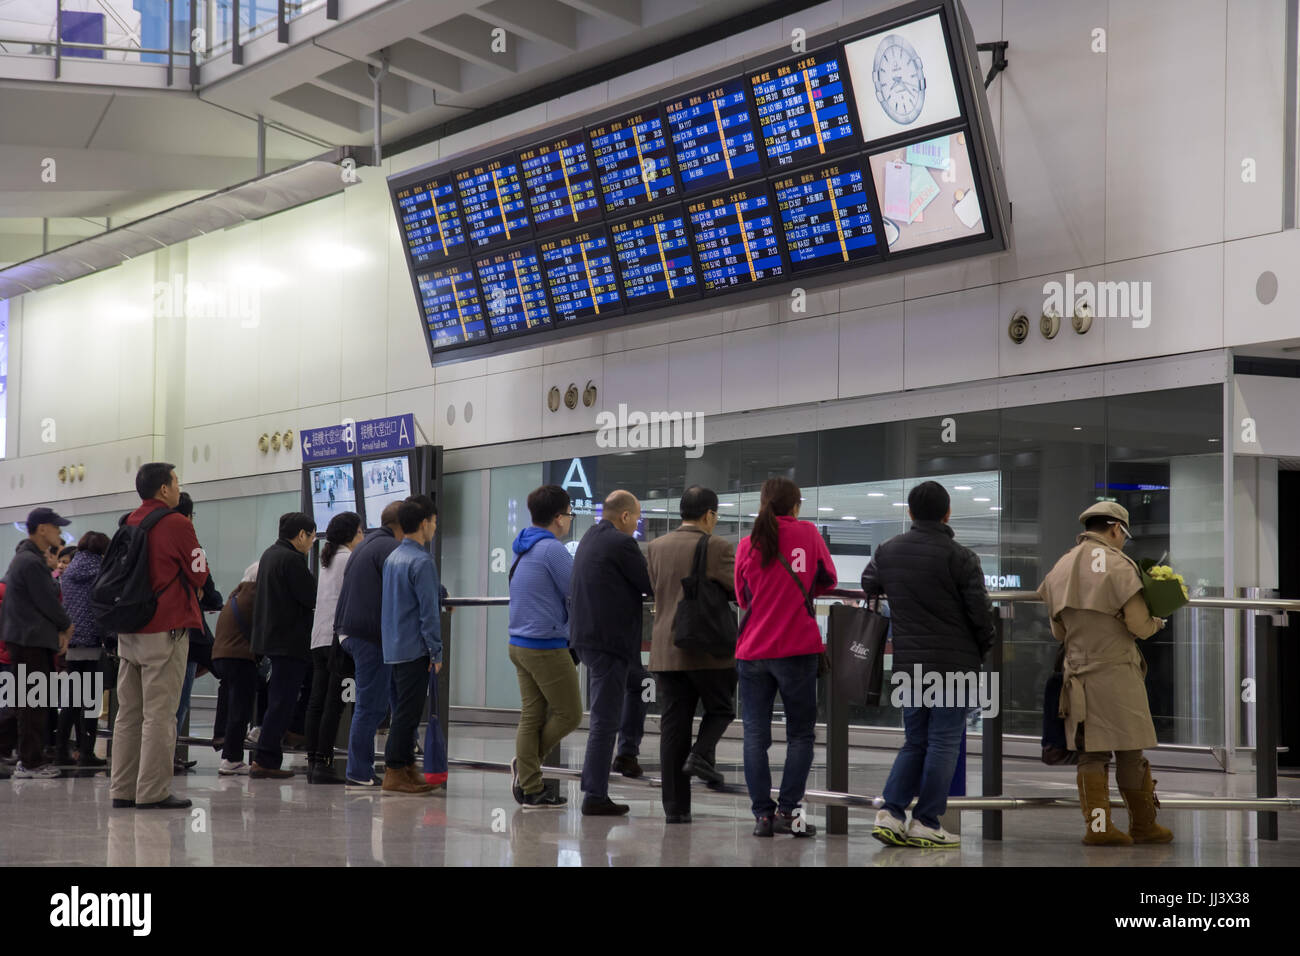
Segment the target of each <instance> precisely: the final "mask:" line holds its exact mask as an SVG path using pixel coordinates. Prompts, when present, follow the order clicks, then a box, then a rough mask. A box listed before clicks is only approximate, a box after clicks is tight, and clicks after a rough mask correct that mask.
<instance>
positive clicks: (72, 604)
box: [59, 550, 114, 647]
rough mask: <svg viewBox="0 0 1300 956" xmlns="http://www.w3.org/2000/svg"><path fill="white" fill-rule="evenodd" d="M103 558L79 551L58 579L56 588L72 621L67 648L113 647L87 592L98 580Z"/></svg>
mask: <svg viewBox="0 0 1300 956" xmlns="http://www.w3.org/2000/svg"><path fill="white" fill-rule="evenodd" d="M103 563H104V557H103V555H100V554H95V552H93V551H85V550H82V551H78V552H77V553H76V554H74V555H73V556H72V563H71V564H69V565H68V566H67V567H66V568H64V569H63V573H62V574H61V575H59V588H60V590H61V591H62V592H63V606H64V608H66V609H67V612H68V617H70V618H72V623H73V625H74V630H73V632H72V640H70V641H68V646H69V647H103V646H105V639H106V638H107V639H109V640H108V643H109V644H110V645H111V644H112V643H113V638H114V635H110V634H105V633H104V629H103V628H102V627H100V626H99V619H98V618H96V617H95V613H94V611H92V610H91V607H90V589H91V587H92V586H93V585H94V583H95V578H97V577H99V569H100V567H101V566H102V565H103Z"/></svg>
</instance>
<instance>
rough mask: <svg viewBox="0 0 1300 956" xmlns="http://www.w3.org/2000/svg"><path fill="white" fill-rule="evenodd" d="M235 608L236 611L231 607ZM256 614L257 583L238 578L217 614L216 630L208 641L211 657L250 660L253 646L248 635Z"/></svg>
mask: <svg viewBox="0 0 1300 956" xmlns="http://www.w3.org/2000/svg"><path fill="white" fill-rule="evenodd" d="M232 605H236V606H237V607H238V611H236V608H235V607H232ZM256 613H257V582H256V581H240V582H239V584H238V585H236V586H235V590H233V591H231V592H230V600H228V601H226V606H225V607H224V608H222V609H221V613H220V614H219V615H218V616H217V633H216V635H215V639H214V641H213V644H212V659H213V660H220V659H222V658H227V657H230V658H234V659H236V660H243V661H251V660H253V659H254V658H253V645H252V644H251V643H249V640H248V636H249V634H250V632H251V631H252V629H253V615H254V614H256Z"/></svg>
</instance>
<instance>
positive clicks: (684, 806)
mask: <svg viewBox="0 0 1300 956" xmlns="http://www.w3.org/2000/svg"><path fill="white" fill-rule="evenodd" d="M681 515H682V523H681V525H680V526H679V527H678V529H677V530H676V531H673V532H670V533H669V534H666V535H664V536H663V537H661V538H656V539H655V540H653V541H651V542H650V546H649V549H648V551H647V554H646V562H647V564H648V565H649V567H650V582H651V584H652V585H653V587H654V595H655V623H654V632H653V634H652V635H651V640H650V670H651V671H653V672H654V675H655V682H656V684H657V685H658V692H659V699H660V701H661V702H662V706H663V713H662V716H661V717H660V722H659V759H660V762H661V763H662V765H663V770H662V773H663V801H664V813H665V815H666V816H667V821H668V822H669V823H690V822H691V786H690V777H691V775H692V774H694V775H695V776H697V777H700V778H702V779H704V780H705V781H707V782H708V783H710V784H711V785H718V784H721V783H722V782H723V779H724V778H723V776H722V774H720V773H719V772H718V771H717V769H716V768H714V766H713V753H714V750H715V748H716V747H717V745H718V741H719V740H720V739H722V732H723V731H724V730H726V729H727V725H728V724H730V723H731V721H732V720H734V719H735V716H736V703H735V696H736V659H735V658H734V657H731V656H727V657H713V656H711V655H709V654H704V653H701V652H699V651H692V650H684V649H682V648H680V647H677V646H676V645H675V644H674V643H673V617H674V616H675V615H676V613H677V605H678V603H680V601H681V599H682V578H685V577H690V575H691V573H692V572H693V570H694V563H695V549H696V547H697V546H698V545H699V543H700V537H701V536H702V535H703V536H706V537H707V538H708V545H707V548H708V550H707V553H706V557H705V561H706V563H705V574H706V575H707V576H708V577H709V578H711V579H713V580H714V581H717V582H718V583H719V584H721V585H722V586H723V587H724V588H726V590H727V593H728V594H729V595H732V596H733V597H734V594H735V583H734V577H735V568H736V548H735V546H734V545H733V544H731V543H730V542H728V541H725V540H724V539H722V538H720V537H716V536H714V534H713V529H714V527H715V526H716V525H717V523H718V496H717V494H716V493H714V492H713V491H711V490H710V489H708V488H701V487H700V486H699V485H692V486H691V487H690V488H687V489H686V491H685V492H683V493H682V501H681ZM699 703H702V704H703V705H704V719H703V720H702V721H701V722H700V733H699V737H698V738H696V741H695V745H694V746H691V728H692V723H693V721H694V719H695V706H696V704H699Z"/></svg>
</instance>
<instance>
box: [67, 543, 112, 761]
mask: <svg viewBox="0 0 1300 956" xmlns="http://www.w3.org/2000/svg"><path fill="white" fill-rule="evenodd" d="M107 550H108V535H106V534H102V533H101V532H99V531H87V532H86V533H85V534H83V535H82V536H81V540H80V541H78V542H77V547H76V548H75V549H74V553H73V555H72V560H71V561H70V562H69V563H68V566H67V567H66V568H64V569H63V573H62V575H60V577H59V583H60V585H62V588H63V606H64V607H65V608H67V610H68V617H70V618H72V624H73V629H72V638H71V639H70V640H69V641H68V653H67V656H66V660H67V665H68V670H69V671H70V672H71V673H73V674H76V675H77V680H79V681H85V680H90V681H92V682H93V681H94V680H95V675H96V674H100V673H102V672H103V670H104V646H105V639H106V638H112V637H113V636H112V635H109V634H105V633H104V629H103V628H102V627H100V626H99V621H98V620H97V619H96V618H95V615H94V614H93V613H91V609H90V588H91V585H93V584H94V583H95V578H97V577H98V576H99V567H100V564H101V563H102V562H103V559H104V552H106V551H107ZM114 639H115V638H114ZM87 674H88V675H90V676H89V678H86V677H83V676H82V675H87ZM100 679H101V680H102V679H103V678H100ZM85 686H86V685H85V684H84V683H83V684H82V687H83V688H84V687H85ZM102 686H103V685H102V684H101V689H102ZM74 729H75V730H76V735H77V765H78V766H81V767H103V766H105V764H106V761H104V760H101V759H100V758H99V757H96V756H95V738H96V736H97V734H98V730H99V715H98V714H96V715H95V716H93V717H88V716H86V713H85V709H84V708H82V707H65V708H63V710H61V711H59V733H58V758H57V760H56V762H57V763H60V764H68V763H71V762H72V755H71V753H70V752H69V749H68V748H69V745H70V744H71V743H72V733H73V730H74Z"/></svg>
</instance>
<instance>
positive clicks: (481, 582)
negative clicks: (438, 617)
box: [438, 471, 489, 707]
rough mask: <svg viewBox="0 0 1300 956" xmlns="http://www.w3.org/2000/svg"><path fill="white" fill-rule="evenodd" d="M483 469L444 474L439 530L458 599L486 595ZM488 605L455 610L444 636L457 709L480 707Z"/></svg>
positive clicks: (447, 581) (448, 580)
mask: <svg viewBox="0 0 1300 956" xmlns="http://www.w3.org/2000/svg"><path fill="white" fill-rule="evenodd" d="M482 511H483V472H481V471H463V472H460V473H458V474H454V475H444V476H443V480H442V501H440V502H439V503H438V534H439V535H440V536H441V537H442V566H441V567H440V568H439V572H440V576H441V579H442V584H443V587H445V588H446V589H447V593H448V594H451V595H453V596H455V597H464V596H474V595H481V594H485V593H486V585H487V580H488V562H489V557H488V548H487V541H486V540H484V537H483V534H482V524H481V522H480V515H481V514H482ZM487 614H488V609H487V608H482V607H461V608H456V609H455V610H454V611H453V612H452V614H451V619H450V624H451V633H450V640H449V637H448V635H445V634H444V635H443V640H444V642H448V643H449V646H450V651H451V674H450V685H451V703H452V705H453V706H456V707H472V706H475V705H479V704H481V703H482V701H481V700H480V699H479V690H478V689H479V679H480V672H481V669H482V666H483V650H484V648H483V641H484V640H485V639H486V634H487Z"/></svg>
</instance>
